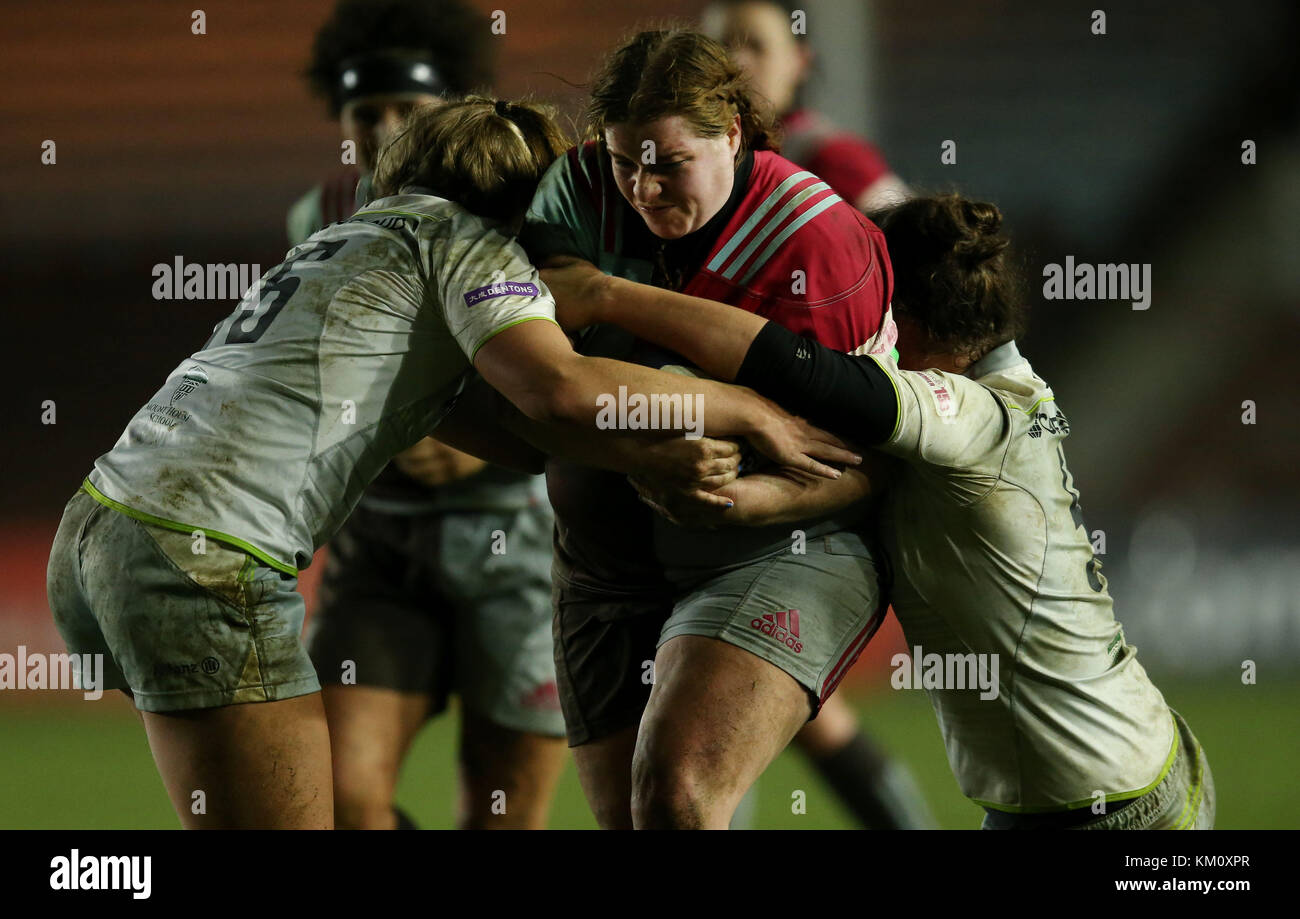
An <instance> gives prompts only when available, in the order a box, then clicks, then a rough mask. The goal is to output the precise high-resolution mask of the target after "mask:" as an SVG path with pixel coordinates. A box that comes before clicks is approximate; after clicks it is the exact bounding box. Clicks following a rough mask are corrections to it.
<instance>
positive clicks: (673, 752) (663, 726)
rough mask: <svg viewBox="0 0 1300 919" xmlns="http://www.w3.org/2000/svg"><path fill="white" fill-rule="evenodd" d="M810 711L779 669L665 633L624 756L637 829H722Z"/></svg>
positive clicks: (710, 641) (706, 641) (707, 641)
mask: <svg viewBox="0 0 1300 919" xmlns="http://www.w3.org/2000/svg"><path fill="white" fill-rule="evenodd" d="M811 713H812V703H811V700H810V699H809V696H808V691H807V690H806V689H804V687H803V686H801V685H799V683H797V682H796V681H795V680H794V678H793V677H791V676H790V675H789V674H787V673H785V672H784V671H783V670H781V669H780V668H778V667H776V666H775V665H773V664H770V663H768V662H767V661H765V660H763V659H761V658H759V657H757V656H756V655H754V654H751V653H749V652H748V651H745V650H743V649H741V648H738V647H735V646H734V645H730V644H727V643H726V642H723V641H719V640H717V639H714V638H705V637H701V636H696V635H681V636H678V637H676V638H672V639H669V640H668V641H666V642H664V644H663V646H662V647H660V649H659V653H658V655H657V656H656V658H655V686H654V690H653V691H652V692H651V694H650V702H649V704H648V705H647V706H646V711H645V715H644V717H643V718H642V719H641V730H640V732H639V735H638V738H637V744H636V753H635V757H634V761H633V770H632V774H633V781H632V784H633V801H632V809H633V814H634V819H635V823H636V826H637V828H638V829H642V828H668V827H674V828H700V829H708V828H712V829H726V828H727V826H728V824H729V823H730V821H731V817H732V814H733V813H734V812H735V809H736V806H737V805H738V804H739V803H740V799H741V798H742V797H744V795H745V792H746V791H747V790H748V789H749V786H750V785H752V784H753V783H754V781H755V780H756V779H757V778H758V777H759V775H761V774H762V772H763V770H764V769H766V768H767V766H768V764H769V763H771V762H772V760H773V759H775V758H776V756H777V755H778V754H779V753H780V752H781V751H782V750H783V749H785V747H786V745H787V744H788V743H789V742H790V740H791V738H793V737H794V735H795V733H796V732H797V731H798V730H799V729H800V728H801V727H802V726H803V725H804V724H805V723H806V722H807V720H808V717H809V715H810V714H811Z"/></svg>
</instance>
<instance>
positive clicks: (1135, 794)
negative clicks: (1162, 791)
mask: <svg viewBox="0 0 1300 919" xmlns="http://www.w3.org/2000/svg"><path fill="white" fill-rule="evenodd" d="M1173 717H1174V716H1173V712H1172V711H1171V712H1170V714H1169V718H1170V720H1171V721H1172V720H1173ZM1179 746H1180V741H1179V739H1178V722H1177V721H1174V742H1173V745H1172V746H1171V747H1170V748H1169V756H1168V758H1167V759H1165V767H1164V768H1163V769H1161V770H1160V774H1159V775H1158V776H1156V780H1155V781H1154V782H1152V783H1151V784H1150V785H1148V786H1146V787H1145V788H1139V789H1137V790H1135V791H1120V792H1116V793H1115V794H1113V795H1106V798H1105V801H1106V803H1107V804H1110V803H1111V802H1112V801H1129V800H1132V799H1133V798H1140V797H1142V796H1143V795H1144V794H1146V793H1147V792H1149V791H1151V789H1153V788H1155V787H1156V786H1157V785H1159V784H1160V783H1161V782H1163V781H1164V780H1165V778H1166V777H1167V776H1168V775H1169V770H1170V769H1172V768H1173V767H1174V759H1175V758H1176V757H1177V756H1178V748H1179ZM1189 794H1190V792H1189ZM970 800H971V801H974V802H975V803H976V804H978V805H979V806H980V807H987V808H989V809H990V810H995V811H1002V812H1003V813H1007V814H1051V813H1056V812H1058V811H1068V810H1075V809H1077V808H1080V807H1087V806H1088V805H1089V804H1092V803H1094V802H1095V801H1096V800H1097V799H1096V797H1092V796H1090V797H1087V798H1084V799H1083V800H1081V801H1071V802H1070V803H1069V804H1059V805H1056V806H1053V807H1016V806H1015V805H1011V804H994V803H993V802H992V801H981V800H980V799H979V798H971V799H970Z"/></svg>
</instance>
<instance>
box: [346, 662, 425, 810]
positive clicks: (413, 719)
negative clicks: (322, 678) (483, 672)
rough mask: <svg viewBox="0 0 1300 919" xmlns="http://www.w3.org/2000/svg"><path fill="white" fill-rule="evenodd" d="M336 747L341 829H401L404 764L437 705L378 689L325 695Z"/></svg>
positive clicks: (361, 688) (416, 696)
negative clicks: (397, 797)
mask: <svg viewBox="0 0 1300 919" xmlns="http://www.w3.org/2000/svg"><path fill="white" fill-rule="evenodd" d="M321 694H322V696H323V697H324V702H325V714H326V716H327V717H328V719H329V731H330V742H331V744H332V746H333V752H334V755H333V773H334V809H335V813H336V815H337V820H338V827H339V829H344V830H347V829H355V830H391V829H396V827H397V815H396V814H395V813H394V812H393V794H394V793H395V792H396V790H397V778H398V775H399V774H400V772H401V768H402V760H403V759H405V757H406V753H407V751H408V750H409V749H410V748H411V741H412V740H413V739H414V738H415V735H416V734H417V733H419V730H420V728H421V727H422V726H423V725H424V722H425V719H426V717H427V716H428V712H429V706H430V705H431V704H432V703H431V701H430V698H429V696H427V695H426V694H424V693H418V692H398V691H397V690H394V689H383V688H380V687H377V686H334V685H331V686H326V687H324V688H323V689H322V690H321Z"/></svg>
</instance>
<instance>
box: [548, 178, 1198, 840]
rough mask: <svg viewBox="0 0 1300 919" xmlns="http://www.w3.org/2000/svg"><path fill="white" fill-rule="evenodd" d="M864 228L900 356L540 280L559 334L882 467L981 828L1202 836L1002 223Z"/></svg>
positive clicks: (648, 298)
mask: <svg viewBox="0 0 1300 919" xmlns="http://www.w3.org/2000/svg"><path fill="white" fill-rule="evenodd" d="M877 221H878V222H879V224H880V226H881V228H882V229H883V230H884V232H885V237H886V239H887V241H888V244H889V251H890V254H891V257H892V260H893V264H894V270H895V291H894V300H893V308H894V310H895V312H896V316H897V322H898V329H899V342H898V348H899V351H900V353H901V355H902V358H901V360H900V361H899V363H895V362H894V361H893V360H892V359H891V357H890V356H889V355H875V354H873V355H867V356H860V357H854V356H849V355H844V354H840V353H837V352H836V351H833V350H831V349H829V348H825V347H822V346H821V345H818V344H815V343H813V342H809V341H808V340H807V339H806V338H802V337H800V336H797V335H793V334H791V333H790V332H789V331H788V330H786V329H784V328H782V327H781V326H780V325H779V324H778V323H775V322H767V321H765V320H763V319H762V318H761V317H758V316H755V315H753V314H751V313H748V312H745V311H743V310H737V309H732V308H731V307H728V306H724V305H722V304H718V303H710V302H707V301H704V300H700V299H698V298H691V297H685V296H682V295H680V294H673V293H669V292H665V291H662V290H657V289H655V288H653V287H648V286H643V285H634V284H629V283H627V282H626V281H623V280H621V279H617V278H606V277H605V276H604V275H602V274H601V273H600V272H598V271H595V270H594V269H593V268H591V266H585V267H583V266H578V265H574V266H571V267H570V268H566V269H564V270H563V271H562V272H558V273H557V274H565V275H567V276H568V279H567V280H564V281H560V280H559V279H558V278H555V277H550V276H547V279H548V281H549V282H551V284H552V289H553V290H554V291H555V293H556V295H557V298H558V300H559V302H560V304H561V305H560V318H561V321H562V323H564V324H565V325H567V326H569V327H572V328H581V327H583V326H586V325H588V324H589V323H592V322H611V323H614V324H616V325H618V326H620V327H622V328H624V329H627V330H628V331H630V332H632V333H633V334H636V335H639V336H641V337H643V338H645V339H647V340H649V341H653V342H656V343H658V344H660V345H662V346H664V347H667V348H672V349H673V350H675V351H677V352H679V353H681V354H683V355H684V356H685V357H686V358H687V359H689V360H692V361H695V362H696V363H697V364H698V365H699V366H700V367H701V368H703V369H704V370H705V371H706V372H708V373H710V374H713V375H714V376H716V377H718V378H719V379H726V380H731V379H734V380H736V381H737V382H739V383H742V384H743V383H746V382H748V383H749V384H751V385H753V386H755V388H757V389H758V390H759V391H760V392H761V391H766V392H768V393H769V394H770V395H772V396H773V397H777V398H780V399H782V400H784V402H785V404H786V405H787V406H789V407H790V408H791V409H793V410H795V411H806V412H807V417H809V418H810V419H812V420H814V421H816V422H818V423H820V424H823V425H825V426H826V427H827V428H828V429H830V430H833V431H838V432H841V433H842V435H843V436H845V437H851V438H852V439H853V440H855V441H858V442H861V443H864V444H869V445H872V446H874V447H876V448H877V449H878V450H880V451H881V452H882V453H884V454H887V455H889V456H893V457H896V458H897V459H898V460H901V463H899V464H898V467H899V468H897V470H896V473H895V476H894V480H893V483H892V486H891V487H890V488H889V490H888V493H887V496H886V498H885V510H884V513H883V514H882V517H881V525H882V531H883V532H882V539H883V540H884V541H885V543H886V548H887V552H888V555H889V557H890V559H891V561H892V563H893V569H894V576H895V583H894V588H893V594H892V597H891V599H892V602H893V606H894V610H895V612H896V613H897V615H898V619H899V622H900V623H902V626H903V630H904V632H905V634H906V635H907V639H908V644H909V645H910V646H912V647H914V648H916V647H919V648H921V649H922V651H923V653H924V654H925V655H926V656H927V657H928V656H929V654H931V653H934V654H938V655H942V656H943V657H944V660H945V662H946V661H948V660H949V658H948V656H949V655H953V656H954V657H956V658H957V659H958V661H960V662H961V663H962V665H963V667H965V666H967V665H968V664H969V663H976V664H977V665H979V662H980V659H982V660H983V665H984V666H985V667H986V670H985V672H986V673H987V672H992V673H996V674H997V675H998V682H997V685H996V692H995V693H989V692H986V691H981V688H980V687H976V686H974V685H973V684H974V680H971V679H969V678H966V679H963V680H961V681H960V682H961V685H951V684H945V685H943V686H941V687H934V688H931V687H930V686H929V684H928V683H927V684H926V688H927V689H930V690H931V692H930V697H931V701H932V702H933V704H934V707H935V711H936V712H937V714H938V715H939V718H940V722H941V724H942V727H943V734H944V741H945V744H946V746H947V751H948V760H949V763H950V765H951V766H952V770H953V773H954V774H955V776H956V777H957V781H958V783H959V784H960V785H961V788H962V791H963V792H964V793H965V794H966V795H967V796H968V797H970V798H971V799H972V800H974V801H975V802H976V803H978V804H980V805H982V806H983V807H984V808H985V810H986V817H985V819H984V826H985V827H986V828H1035V827H1043V828H1047V827H1061V828H1064V827H1080V828H1092V829H1192V828H1196V829H1208V828H1210V827H1212V826H1213V824H1214V805H1215V801H1214V780H1213V777H1212V776H1211V773H1210V767H1209V765H1208V763H1207V762H1206V758H1205V754H1204V752H1203V751H1202V749H1201V746H1200V744H1199V743H1198V742H1197V740H1196V738H1195V737H1194V736H1193V735H1192V733H1191V731H1190V729H1189V728H1188V726H1187V724H1186V722H1185V721H1184V720H1183V719H1182V718H1181V717H1180V716H1179V715H1178V714H1177V713H1176V712H1174V711H1173V710H1172V709H1170V708H1169V706H1168V705H1167V704H1166V703H1165V700H1164V698H1163V697H1162V696H1161V694H1160V691H1159V690H1158V689H1157V688H1156V687H1155V686H1154V685H1153V684H1152V682H1151V680H1150V679H1149V678H1148V677H1147V674H1146V671H1145V670H1144V669H1143V668H1142V665H1141V664H1140V663H1138V661H1137V658H1136V656H1135V655H1136V649H1135V648H1133V647H1132V646H1131V645H1129V644H1127V643H1126V642H1125V640H1124V633H1123V629H1122V628H1121V626H1120V624H1119V623H1118V622H1117V621H1116V620H1115V616H1114V612H1113V609H1112V602H1111V598H1110V594H1109V593H1108V591H1107V587H1106V579H1105V578H1104V577H1103V576H1102V574H1101V570H1100V569H1101V564H1100V562H1099V561H1098V560H1097V559H1096V558H1095V557H1094V555H1093V552H1092V546H1091V543H1090V542H1089V539H1088V533H1087V530H1086V529H1085V527H1084V525H1083V518H1082V515H1081V513H1080V510H1079V493H1078V491H1077V490H1076V489H1075V487H1074V484H1073V479H1072V478H1071V476H1070V472H1069V470H1068V469H1067V468H1066V465H1065V451H1064V440H1065V437H1066V436H1067V435H1068V434H1069V433H1070V426H1069V424H1068V423H1067V421H1066V418H1065V415H1064V413H1063V412H1062V411H1061V409H1060V408H1059V407H1058V406H1057V404H1056V400H1055V396H1054V395H1053V393H1052V390H1051V389H1050V388H1049V387H1048V385H1047V384H1046V383H1045V382H1044V381H1043V380H1042V379H1040V378H1039V377H1038V376H1037V375H1036V374H1035V373H1034V371H1033V368H1031V367H1030V365H1029V362H1028V361H1026V360H1025V359H1024V358H1023V357H1021V356H1020V354H1019V352H1018V351H1017V349H1016V343H1015V339H1016V337H1017V336H1018V335H1020V334H1022V332H1023V331H1024V328H1025V323H1026V316H1027V307H1026V301H1025V299H1024V298H1023V296H1022V295H1021V291H1020V289H1019V284H1018V278H1017V275H1016V273H1015V272H1014V271H1013V269H1012V267H1011V265H1010V263H1009V261H1008V256H1007V253H1006V248H1007V245H1008V241H1007V239H1006V237H1005V236H1003V235H1002V234H1000V233H999V227H1000V225H1001V214H1000V213H999V212H998V210H997V208H996V207H994V206H993V205H991V204H984V203H977V202H972V201H967V200H965V199H962V198H959V197H957V196H951V195H950V196H944V197H937V198H924V199H916V200H912V201H909V202H907V203H905V204H902V205H899V206H896V207H894V208H891V209H890V210H888V211H886V212H885V213H883V214H879V215H877ZM643 487H645V488H647V496H648V497H649V499H650V500H652V501H655V502H656V503H660V504H662V503H663V502H664V501H669V503H671V504H673V505H674V507H672V508H668V510H670V511H671V512H672V513H674V514H675V515H677V516H678V517H679V518H680V517H685V518H686V519H689V520H691V521H693V522H696V523H713V524H716V523H718V522H720V521H726V522H729V523H744V524H751V525H762V524H769V523H771V522H772V521H779V520H789V519H798V518H801V517H803V516H806V515H808V514H810V513H824V512H826V511H828V510H831V509H833V508H835V507H838V506H843V505H845V504H847V503H850V502H855V501H858V500H860V499H861V498H862V496H863V495H864V494H866V493H869V492H870V491H871V490H872V488H873V486H872V483H871V481H870V477H868V476H866V475H862V474H860V473H859V471H857V470H850V471H849V473H848V474H846V475H845V476H844V477H843V479H842V480H841V482H840V483H836V484H835V485H833V486H832V487H830V488H822V487H820V485H819V483H814V482H811V481H801V480H799V479H798V478H797V477H794V478H792V477H787V476H773V475H755V476H751V477H747V478H742V479H741V480H739V481H737V482H735V483H733V484H732V485H729V486H727V487H725V488H723V489H721V490H720V493H722V494H724V495H726V496H728V497H730V498H731V499H732V500H733V501H734V502H735V505H734V507H732V508H731V509H729V510H725V511H722V512H721V513H718V514H710V513H708V512H707V511H703V512H699V513H696V512H694V511H692V510H691V508H690V506H689V505H686V506H683V505H682V504H681V502H680V501H679V499H677V498H675V497H672V498H670V497H668V495H670V494H671V493H666V492H664V491H663V490H662V489H658V488H655V487H654V486H653V485H643ZM875 488H876V489H877V490H879V483H877V485H876V486H875ZM993 659H996V661H997V662H998V665H999V666H998V669H997V670H996V671H994V670H992V665H991V661H992V660H993ZM927 679H928V678H927Z"/></svg>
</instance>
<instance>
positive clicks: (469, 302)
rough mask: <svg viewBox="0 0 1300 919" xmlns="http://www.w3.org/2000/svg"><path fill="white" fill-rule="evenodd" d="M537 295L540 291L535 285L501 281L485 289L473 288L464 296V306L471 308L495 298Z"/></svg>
mask: <svg viewBox="0 0 1300 919" xmlns="http://www.w3.org/2000/svg"><path fill="white" fill-rule="evenodd" d="M539 293H541V291H539V290H538V289H537V285H536V284H521V283H518V282H516V281H503V282H501V283H500V284H489V285H487V286H486V287H476V288H474V289H473V290H471V291H470V292H469V293H467V294H465V305H466V306H473V305H474V304H475V303H482V302H483V301H484V300H493V299H496V298H497V297H536V296H537V295H538V294H539Z"/></svg>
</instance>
